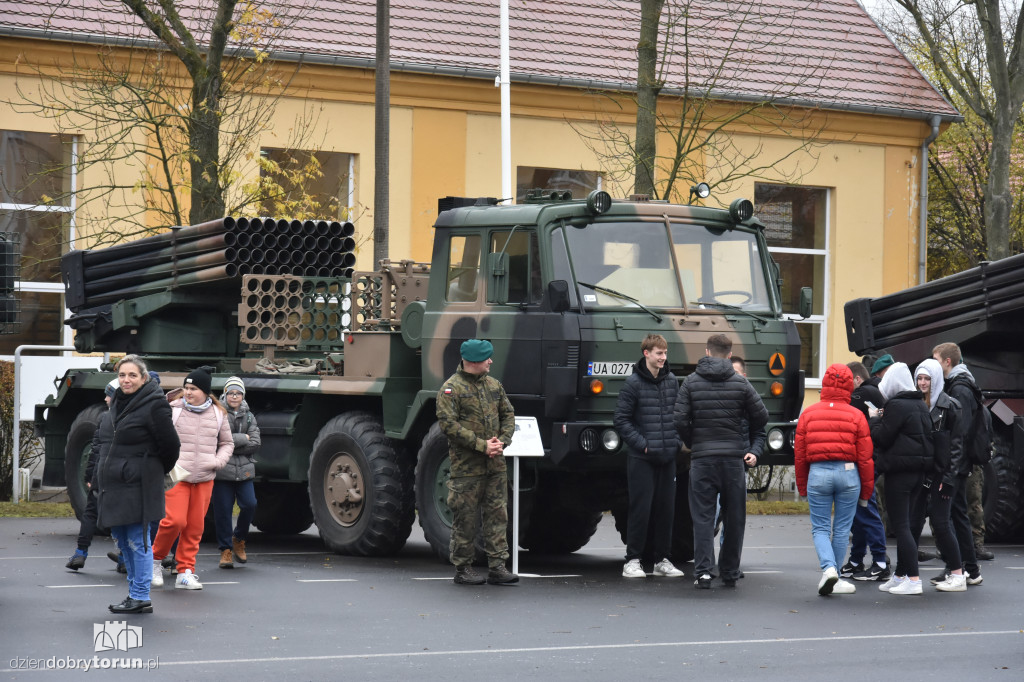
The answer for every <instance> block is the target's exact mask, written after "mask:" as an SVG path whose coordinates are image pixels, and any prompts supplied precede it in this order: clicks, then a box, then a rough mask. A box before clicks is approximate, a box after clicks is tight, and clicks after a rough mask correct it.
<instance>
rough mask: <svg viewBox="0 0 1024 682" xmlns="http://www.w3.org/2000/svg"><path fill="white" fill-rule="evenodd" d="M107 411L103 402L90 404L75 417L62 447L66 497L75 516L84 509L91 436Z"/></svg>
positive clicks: (90, 455) (90, 454) (79, 516)
mask: <svg viewBox="0 0 1024 682" xmlns="http://www.w3.org/2000/svg"><path fill="white" fill-rule="evenodd" d="M106 411H107V406H106V405H105V404H102V403H101V404H99V405H90V406H89V407H87V408H85V409H84V410H82V411H81V412H79V413H78V416H77V417H75V420H74V421H73V422H71V429H70V430H69V431H68V439H67V444H66V445H65V447H64V480H65V482H66V483H67V486H68V499H69V500H70V502H71V508H72V509H74V510H75V516H77V517H78V518H79V519H81V518H82V512H84V511H85V505H86V500H87V499H88V498H87V491H86V488H85V470H86V468H87V467H88V465H89V459H90V458H91V457H92V437H93V435H95V433H96V427H97V426H98V425H99V423H100V417H102V416H103V415H104V414H105V413H106Z"/></svg>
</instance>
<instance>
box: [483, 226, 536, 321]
mask: <svg viewBox="0 0 1024 682" xmlns="http://www.w3.org/2000/svg"><path fill="white" fill-rule="evenodd" d="M506 243H507V244H508V246H506ZM502 249H504V250H505V253H506V254H508V302H509V303H510V304H519V303H539V302H540V297H541V293H542V287H541V276H540V251H539V249H538V247H537V239H536V237H535V235H534V233H533V232H526V231H523V230H521V229H518V230H516V231H515V232H514V233H512V239H511V240H510V239H509V231H507V230H505V231H501V232H492V233H491V253H501V250H502Z"/></svg>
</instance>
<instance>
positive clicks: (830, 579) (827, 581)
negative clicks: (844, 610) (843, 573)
mask: <svg viewBox="0 0 1024 682" xmlns="http://www.w3.org/2000/svg"><path fill="white" fill-rule="evenodd" d="M837 582H839V573H838V572H837V571H836V567H835V566H829V567H828V568H826V569H825V570H824V572H823V573H822V574H821V580H820V581H819V582H818V594H820V595H821V596H823V597H824V596H825V595H828V594H832V589H833V588H834V587H835V584H836V583H837Z"/></svg>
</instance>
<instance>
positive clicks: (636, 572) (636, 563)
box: [622, 559, 647, 578]
mask: <svg viewBox="0 0 1024 682" xmlns="http://www.w3.org/2000/svg"><path fill="white" fill-rule="evenodd" d="M622 577H623V578H646V577H647V574H646V573H644V567H643V566H641V565H640V560H639V559H630V560H629V561H627V562H626V565H625V566H623V567H622Z"/></svg>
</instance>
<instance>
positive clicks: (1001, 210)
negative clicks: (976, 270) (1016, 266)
mask: <svg viewBox="0 0 1024 682" xmlns="http://www.w3.org/2000/svg"><path fill="white" fill-rule="evenodd" d="M1013 128H1014V119H1013V117H1012V116H1010V115H1009V112H1005V114H1004V112H1002V111H1000V112H999V113H998V114H997V117H996V121H995V125H994V126H993V127H992V148H991V150H990V151H989V156H988V183H987V184H986V186H985V194H986V196H985V251H986V255H987V256H988V259H989V260H999V259H1000V258H1006V257H1007V256H1009V255H1010V209H1011V208H1012V207H1013V197H1012V196H1011V194H1010V146H1011V143H1012V140H1013Z"/></svg>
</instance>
